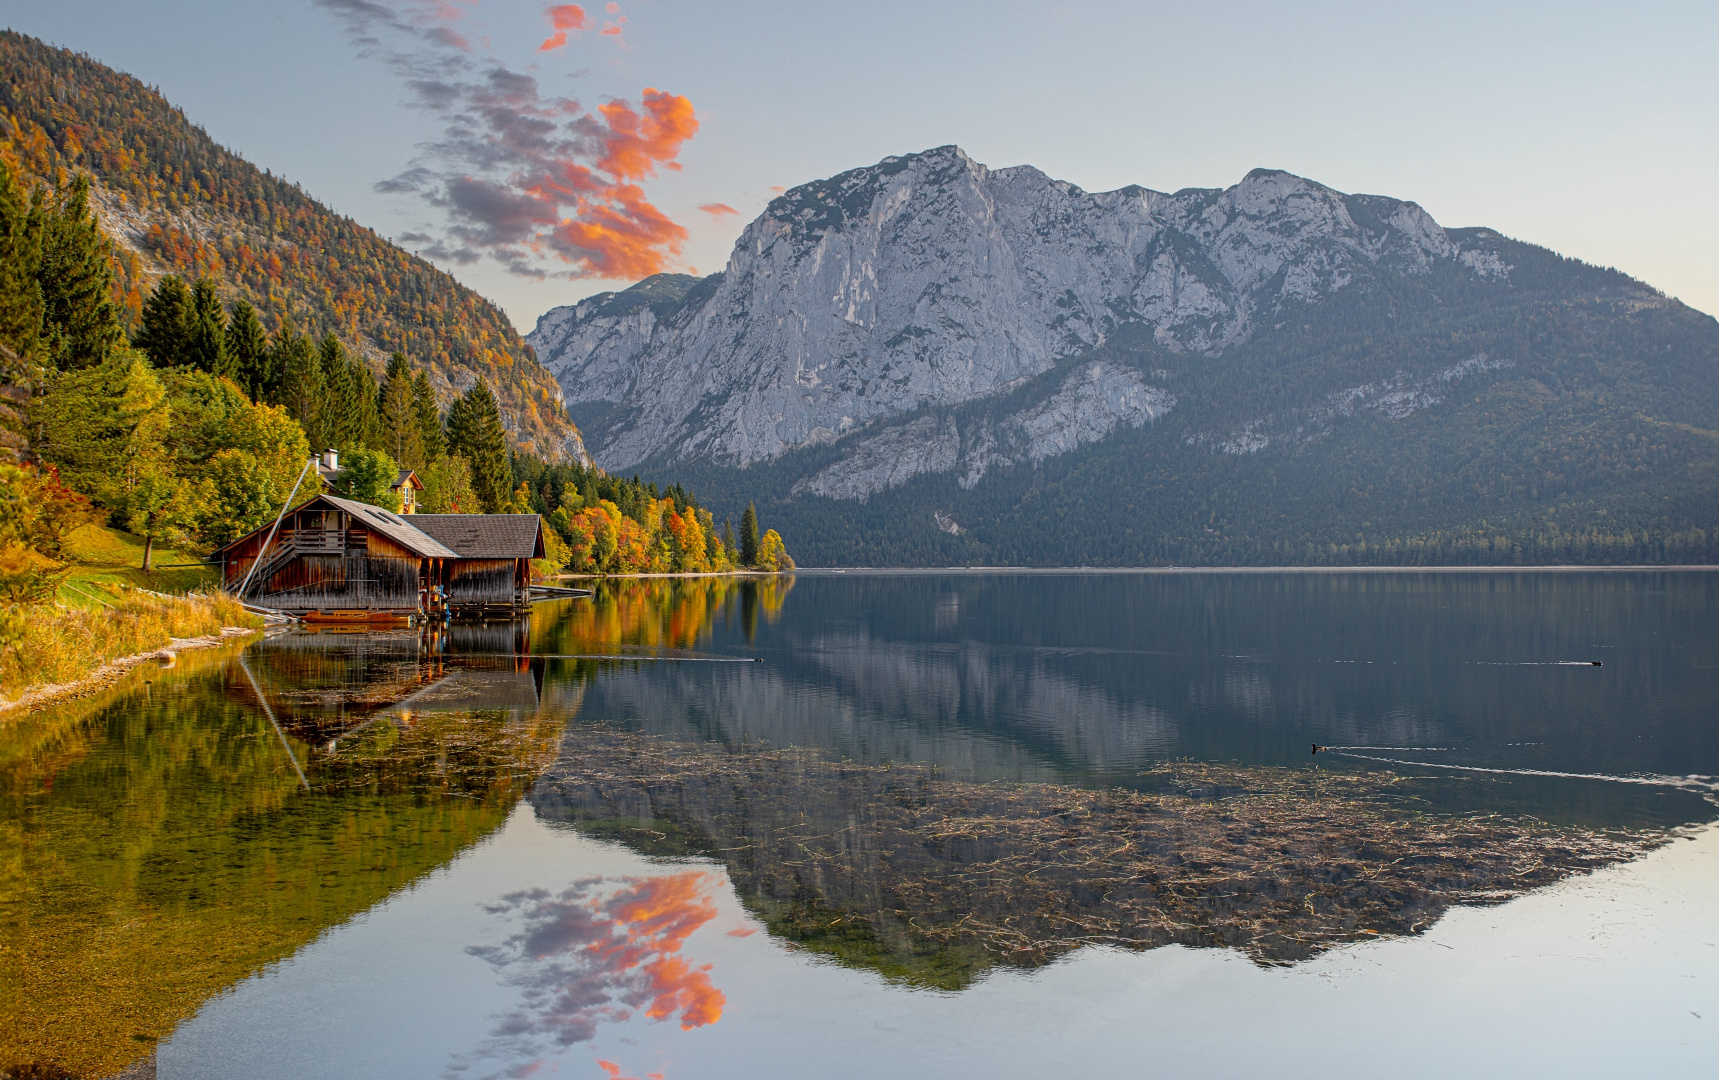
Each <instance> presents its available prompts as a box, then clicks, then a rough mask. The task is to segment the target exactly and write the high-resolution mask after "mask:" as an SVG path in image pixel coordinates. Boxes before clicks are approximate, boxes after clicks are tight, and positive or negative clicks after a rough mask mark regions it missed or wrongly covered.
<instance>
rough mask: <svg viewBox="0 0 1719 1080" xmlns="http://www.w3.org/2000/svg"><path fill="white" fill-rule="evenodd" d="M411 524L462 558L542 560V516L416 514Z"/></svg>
mask: <svg viewBox="0 0 1719 1080" xmlns="http://www.w3.org/2000/svg"><path fill="white" fill-rule="evenodd" d="M412 524H413V525H416V526H417V527H418V528H419V529H422V530H423V531H424V532H426V533H429V534H430V535H431V536H433V537H435V538H436V539H437V540H439V541H441V542H442V543H444V544H446V545H447V546H448V547H451V548H453V549H454V550H455V551H457V552H459V553H460V558H462V559H541V558H543V555H544V551H543V519H542V518H540V517H538V516H537V515H536V514H413V515H412Z"/></svg>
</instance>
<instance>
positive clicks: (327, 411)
mask: <svg viewBox="0 0 1719 1080" xmlns="http://www.w3.org/2000/svg"><path fill="white" fill-rule="evenodd" d="M316 352H317V366H318V367H319V368H320V369H321V370H322V415H321V420H322V431H323V437H324V438H325V439H326V440H327V442H328V446H329V447H330V448H332V449H335V450H356V449H358V448H359V446H361V445H362V444H361V443H359V442H358V441H357V440H356V439H355V438H354V435H355V434H356V432H357V431H358V424H359V415H358V401H357V393H358V387H357V386H356V385H354V380H353V377H352V376H353V371H352V365H351V364H350V363H348V362H347V360H346V347H345V346H343V345H342V344H340V339H339V338H337V337H335V336H334V334H333V333H332V332H330V333H327V334H324V335H323V336H322V343H321V344H320V345H318V346H317V350H316Z"/></svg>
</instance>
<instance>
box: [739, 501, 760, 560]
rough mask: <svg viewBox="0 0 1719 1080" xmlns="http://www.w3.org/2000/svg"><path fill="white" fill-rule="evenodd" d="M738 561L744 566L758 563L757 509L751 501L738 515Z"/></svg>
mask: <svg viewBox="0 0 1719 1080" xmlns="http://www.w3.org/2000/svg"><path fill="white" fill-rule="evenodd" d="M740 561H741V563H742V564H743V565H746V566H757V565H758V510H757V509H756V508H755V507H754V506H753V505H752V504H751V503H747V504H746V513H744V514H741V515H740Z"/></svg>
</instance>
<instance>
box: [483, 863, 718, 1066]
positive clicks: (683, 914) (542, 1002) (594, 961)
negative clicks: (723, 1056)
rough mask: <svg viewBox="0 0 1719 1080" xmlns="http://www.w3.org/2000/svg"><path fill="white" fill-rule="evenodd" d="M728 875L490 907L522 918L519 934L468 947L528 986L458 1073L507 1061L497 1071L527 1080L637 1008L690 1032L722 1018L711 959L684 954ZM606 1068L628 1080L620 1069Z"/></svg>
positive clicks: (578, 890)
mask: <svg viewBox="0 0 1719 1080" xmlns="http://www.w3.org/2000/svg"><path fill="white" fill-rule="evenodd" d="M721 880H722V879H721V878H720V877H719V876H718V875H716V874H711V873H708V872H705V871H697V870H693V871H686V872H683V873H679V874H667V875H663V876H660V877H650V878H625V879H622V880H621V881H620V882H618V883H616V882H605V881H603V880H601V879H599V880H594V881H587V882H582V883H580V884H579V885H576V886H574V887H573V888H571V889H567V890H565V891H563V892H561V893H558V894H551V893H549V892H548V891H546V890H542V889H536V890H531V891H529V892H524V893H515V894H513V895H510V896H506V897H503V898H502V901H501V903H500V904H498V905H496V906H494V907H492V908H490V909H489V910H490V911H492V912H493V913H495V914H498V915H506V916H509V917H512V918H515V919H517V921H518V929H517V931H516V932H515V933H514V934H513V935H512V936H510V937H509V938H507V939H506V941H504V942H503V943H502V944H500V945H495V946H486V947H474V948H472V949H470V950H468V951H469V952H471V953H472V954H474V955H476V956H480V957H483V958H484V959H485V960H488V961H489V962H490V963H491V964H492V965H493V966H494V967H495V968H496V969H497V970H498V971H499V972H501V973H502V982H503V984H504V985H508V986H512V987H515V988H517V989H518V990H520V991H521V1004H520V1006H519V1007H518V1008H517V1009H515V1010H514V1011H512V1012H509V1013H507V1014H505V1015H503V1016H500V1017H498V1018H497V1022H496V1025H495V1028H494V1031H493V1034H492V1035H491V1037H490V1038H489V1039H487V1040H485V1042H484V1044H482V1045H481V1046H480V1047H479V1048H478V1050H477V1052H476V1053H475V1054H474V1055H472V1056H470V1057H467V1058H462V1059H460V1060H458V1061H457V1062H456V1071H460V1072H465V1071H469V1070H470V1069H472V1068H474V1067H478V1066H479V1065H480V1062H481V1063H484V1064H485V1065H487V1064H488V1063H489V1062H493V1061H495V1060H496V1059H502V1060H506V1061H510V1062H512V1063H513V1064H511V1065H507V1066H504V1067H503V1068H502V1070H501V1071H499V1072H496V1073H493V1074H492V1075H495V1076H502V1075H506V1076H522V1075H525V1073H526V1071H527V1070H529V1069H531V1068H533V1067H534V1066H535V1065H537V1064H539V1063H541V1062H542V1061H543V1060H544V1059H545V1057H546V1055H549V1054H552V1053H554V1052H556V1050H557V1048H559V1049H566V1048H567V1047H570V1046H573V1045H575V1044H577V1043H581V1042H589V1041H590V1040H592V1039H593V1038H595V1037H596V1034H597V1027H598V1025H599V1024H601V1023H604V1022H619V1021H623V1020H626V1019H628V1018H629V1017H632V1016H633V1015H635V1014H642V1015H643V1016H644V1017H645V1018H646V1019H648V1020H651V1021H656V1022H668V1021H678V1023H679V1025H680V1028H681V1030H682V1031H691V1030H693V1029H695V1028H700V1027H705V1026H707V1025H709V1024H714V1023H716V1022H717V1021H718V1020H720V1019H722V1011H723V1008H724V1006H725V1005H726V1004H727V1000H728V999H727V996H726V995H725V994H723V992H722V991H721V990H719V989H717V987H716V986H715V984H714V983H713V982H712V981H711V977H710V971H711V965H709V964H696V963H694V962H693V961H691V960H689V959H687V958H686V956H685V955H683V953H682V948H683V946H685V944H686V942H687V939H688V938H690V937H691V936H692V935H693V933H694V932H696V931H697V930H698V929H699V928H700V927H702V926H704V925H705V924H707V923H709V922H710V921H711V920H712V919H714V918H715V917H716V914H717V908H716V902H715V900H714V899H712V897H711V895H710V890H711V889H712V888H713V887H715V886H716V885H717V884H719V883H720V882H721ZM617 884H618V886H619V887H618V888H617V887H616V886H617ZM597 1064H598V1066H599V1067H600V1068H602V1069H603V1070H604V1072H605V1073H607V1074H608V1076H609V1077H611V1078H612V1080H623V1078H622V1076H621V1068H620V1066H618V1065H616V1064H615V1063H613V1062H607V1061H599V1062H598V1063H597Z"/></svg>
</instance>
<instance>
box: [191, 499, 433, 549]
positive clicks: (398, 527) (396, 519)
mask: <svg viewBox="0 0 1719 1080" xmlns="http://www.w3.org/2000/svg"><path fill="white" fill-rule="evenodd" d="M319 509H326V510H344V511H346V512H347V513H348V514H351V515H352V517H353V519H354V522H353V523H354V524H362V525H363V526H364V527H366V528H369V529H374V530H375V531H377V532H379V533H381V534H382V535H383V536H386V537H387V538H388V539H390V540H392V541H394V542H395V543H396V544H399V545H400V546H401V547H403V548H405V549H406V550H407V551H410V552H411V553H412V554H414V555H418V556H421V557H423V558H427V559H457V558H459V557H460V556H459V552H457V551H454V550H453V549H452V548H450V547H448V546H447V545H445V544H443V543H442V542H441V541H440V540H437V539H436V538H435V537H433V536H430V535H428V534H427V533H424V532H422V531H420V530H418V529H416V528H413V526H412V523H411V522H410V521H408V520H406V519H405V518H403V517H401V516H400V515H399V514H391V513H389V512H388V511H386V510H384V509H382V508H381V507H380V506H371V505H370V504H369V503H361V502H354V501H352V500H351V499H341V498H336V497H335V496H333V495H327V494H323V495H318V496H316V497H314V498H312V499H311V500H310V501H309V502H306V503H303V504H301V505H299V506H298V507H296V508H295V510H294V512H295V513H296V512H298V511H300V510H319ZM274 524H275V523H274V522H273V521H271V522H269V523H268V524H267V525H264V526H263V527H262V528H260V529H258V530H256V531H255V532H252V533H248V534H246V535H244V536H241V537H239V538H238V539H237V540H234V541H233V542H232V543H230V544H227V545H225V546H223V547H219V548H216V549H215V551H214V552H213V554H214V555H219V554H220V553H221V552H223V551H226V550H227V548H231V547H236V546H238V545H239V544H242V543H244V542H245V541H247V540H249V539H251V538H252V537H256V536H267V535H268V532H269V530H270V529H272V528H274Z"/></svg>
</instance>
